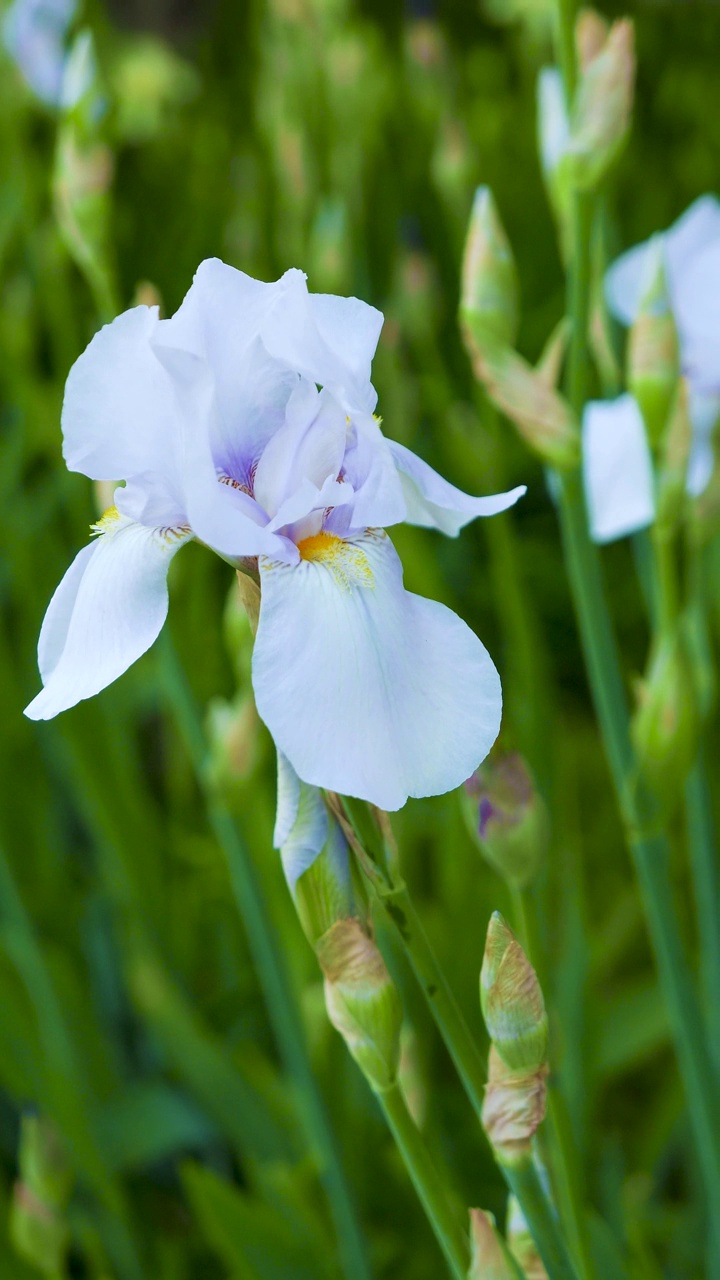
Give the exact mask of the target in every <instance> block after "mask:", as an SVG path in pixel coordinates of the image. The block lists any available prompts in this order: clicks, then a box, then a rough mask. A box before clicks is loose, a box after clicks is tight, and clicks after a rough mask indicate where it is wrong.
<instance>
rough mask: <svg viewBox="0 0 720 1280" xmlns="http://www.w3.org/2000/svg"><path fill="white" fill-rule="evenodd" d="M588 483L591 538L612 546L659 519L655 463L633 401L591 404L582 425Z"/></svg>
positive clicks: (622, 399) (626, 397)
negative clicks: (609, 543)
mask: <svg viewBox="0 0 720 1280" xmlns="http://www.w3.org/2000/svg"><path fill="white" fill-rule="evenodd" d="M582 442H583V480H584V483H585V498H586V501H587V506H588V516H589V521H590V532H591V535H592V538H593V540H594V541H595V542H612V541H614V540H615V539H616V538H622V537H624V536H625V535H626V534H628V533H634V532H635V531H636V530H637V529H644V528H645V527H646V526H647V525H649V524H652V522H653V520H654V518H655V494H654V483H653V468H652V457H651V454H650V446H649V445H648V441H647V435H646V432H645V424H644V422H643V419H642V414H641V413H640V409H639V407H638V404H637V401H636V400H635V398H634V397H633V396H630V395H624V396H619V397H618V399H617V400H591V401H589V403H588V404H587V405H586V406H585V412H584V414H583V423H582Z"/></svg>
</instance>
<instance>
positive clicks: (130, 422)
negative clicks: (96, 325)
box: [62, 307, 179, 480]
mask: <svg viewBox="0 0 720 1280" xmlns="http://www.w3.org/2000/svg"><path fill="white" fill-rule="evenodd" d="M157 326H158V315H157V307H133V309H132V310H131V311H124V312H123V313H122V315H119V316H118V317H117V319H115V320H113V322H112V324H108V325H105V327H104V328H103V329H101V330H100V332H99V333H96V334H95V337H94V338H93V340H92V342H91V343H90V345H89V346H88V347H87V349H86V350H85V351H84V352H83V354H82V355H81V356H80V357H79V358H78V359H77V360H76V361H75V364H74V365H73V367H72V369H71V370H70V373H69V376H68V380H67V385H66V387H65V399H64V401H63V410H62V429H63V437H64V444H63V456H64V458H65V461H66V462H67V465H68V467H69V468H70V470H71V471H81V472H82V473H83V474H84V475H86V476H89V477H90V479H91V480H126V479H128V477H129V476H132V475H136V474H138V473H139V472H144V471H159V472H164V471H165V470H166V468H167V465H168V458H169V456H170V455H171V452H172V445H173V442H174V439H175V436H176V433H177V428H178V412H179V410H178V402H177V398H176V395H175V389H174V385H173V380H172V377H171V375H170V373H169V372H168V371H167V369H165V368H164V366H163V365H162V364H161V363H160V362H159V361H158V359H157V357H156V355H155V352H154V350H153V347H152V345H151V341H150V339H151V338H152V336H153V334H154V333H155V331H156V329H157Z"/></svg>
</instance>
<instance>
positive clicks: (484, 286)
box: [460, 187, 518, 358]
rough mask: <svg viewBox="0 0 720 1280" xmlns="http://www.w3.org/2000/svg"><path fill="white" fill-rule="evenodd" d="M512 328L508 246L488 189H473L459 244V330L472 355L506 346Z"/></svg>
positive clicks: (513, 289)
mask: <svg viewBox="0 0 720 1280" xmlns="http://www.w3.org/2000/svg"><path fill="white" fill-rule="evenodd" d="M517 326H518V283H517V271H516V269H515V261H514V258H513V254H512V249H511V247H510V241H509V240H508V238H507V235H506V234H505V229H504V227H503V225H502V222H501V221H500V216H499V214H498V211H497V207H496V205H495V201H494V199H493V194H492V192H491V190H490V188H489V187H478V189H477V191H476V193H475V199H474V201H473V207H472V213H471V215H470V225H469V227H468V233H467V239H466V241H465V255H464V258H463V265H462V277H461V294H460V327H461V329H462V333H463V338H464V340H465V345H466V346H467V348H468V351H469V352H470V354H471V357H473V358H475V354H476V352H478V351H482V349H483V348H484V347H485V346H486V345H487V343H488V342H498V343H501V344H504V345H507V346H512V344H513V342H514V341H515V337H516V335H517Z"/></svg>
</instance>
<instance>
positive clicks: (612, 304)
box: [605, 195, 720, 337]
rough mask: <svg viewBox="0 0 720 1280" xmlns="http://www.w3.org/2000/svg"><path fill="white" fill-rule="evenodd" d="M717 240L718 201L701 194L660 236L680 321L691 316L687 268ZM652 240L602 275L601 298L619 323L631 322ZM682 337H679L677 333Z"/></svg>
mask: <svg viewBox="0 0 720 1280" xmlns="http://www.w3.org/2000/svg"><path fill="white" fill-rule="evenodd" d="M718 240H720V201H718V200H717V199H716V198H715V196H710V195H705V196H700V197H699V199H697V200H695V201H693V203H692V204H691V205H690V207H689V208H688V209H686V210H685V212H684V213H683V214H682V216H681V217H679V218H678V220H677V222H675V223H673V225H672V226H671V227H670V228H669V230H668V231H666V232H665V233H664V235H663V241H664V251H665V267H666V271H667V279H668V291H669V294H670V302H671V305H672V307H673V310H674V311H675V313H676V316H678V315H679V314H680V313H682V317H683V320H679V324H681V325H682V323H683V322H684V318H685V317H686V316H687V315H688V314H691V313H692V308H693V295H694V292H695V287H694V285H692V284H690V285H688V279H687V269H688V267H689V266H690V264H691V263H692V262H693V259H694V258H695V257H696V256H697V255H698V254H699V253H701V252H702V251H703V250H705V249H707V248H709V247H710V246H711V245H712V244H713V243H715V242H717V241H718ZM651 252H652V240H645V241H644V242H643V243H642V244H638V245H635V247H634V248H632V249H628V251H627V252H626V253H623V254H621V255H620V257H619V258H617V259H616V260H615V262H613V264H612V266H611V267H610V268H609V269H608V271H607V273H606V275H605V296H606V298H607V303H608V306H609V308H610V310H611V311H612V313H613V315H614V316H616V317H617V319H618V320H622V322H623V324H626V325H630V324H632V322H633V320H634V319H635V317H636V315H637V313H638V308H639V306H640V303H641V302H642V298H643V292H644V288H645V284H646V281H647V273H648V269H649V268H648V261H649V257H650V255H651ZM681 337H682V334H681Z"/></svg>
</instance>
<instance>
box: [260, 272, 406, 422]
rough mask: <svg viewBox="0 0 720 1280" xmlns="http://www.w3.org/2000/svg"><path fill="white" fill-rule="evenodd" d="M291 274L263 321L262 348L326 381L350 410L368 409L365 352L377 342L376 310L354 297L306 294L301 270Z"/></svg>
mask: <svg viewBox="0 0 720 1280" xmlns="http://www.w3.org/2000/svg"><path fill="white" fill-rule="evenodd" d="M289 274H290V273H288V275H289ZM293 274H294V277H295V278H294V279H293V281H292V282H291V283H292V287H289V288H288V289H287V291H286V292H285V294H284V296H283V298H282V301H281V303H278V304H276V305H275V306H274V307H273V310H272V312H271V313H270V314H269V315H268V316H267V317H266V318H265V320H264V322H263V326H262V331H261V336H262V340H263V343H264V344H265V347H266V350H267V351H268V352H269V353H270V355H271V356H273V357H275V359H277V360H281V361H282V362H283V364H285V365H287V366H288V367H289V368H291V369H296V370H297V371H298V373H301V374H302V375H303V377H305V378H308V379H309V380H310V381H311V382H317V383H319V384H320V386H323V387H325V388H326V389H327V390H328V391H330V392H331V393H332V394H333V395H334V396H335V397H336V399H338V400H339V401H340V403H341V404H342V406H343V408H344V409H346V410H347V411H348V412H350V413H352V412H367V413H372V410H373V409H374V408H375V405H376V403H377V395H376V393H375V390H374V388H373V387H372V385H371V383H370V358H371V356H368V352H369V351H370V348H371V345H372V350H374V347H375V344H376V343H377V337H376V336H373V335H374V334H375V330H377V333H379V324H380V323H381V321H382V318H381V317H380V321H378V317H379V316H380V312H377V311H375V309H374V308H373V307H369V306H368V305H367V303H364V302H360V301H359V299H357V298H332V297H331V296H330V295H324V294H318V295H312V294H309V293H308V291H307V285H306V284H305V281H304V279H302V280H298V279H297V277H298V276H301V275H302V273H300V272H295V273H293ZM336 304H337V305H336Z"/></svg>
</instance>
